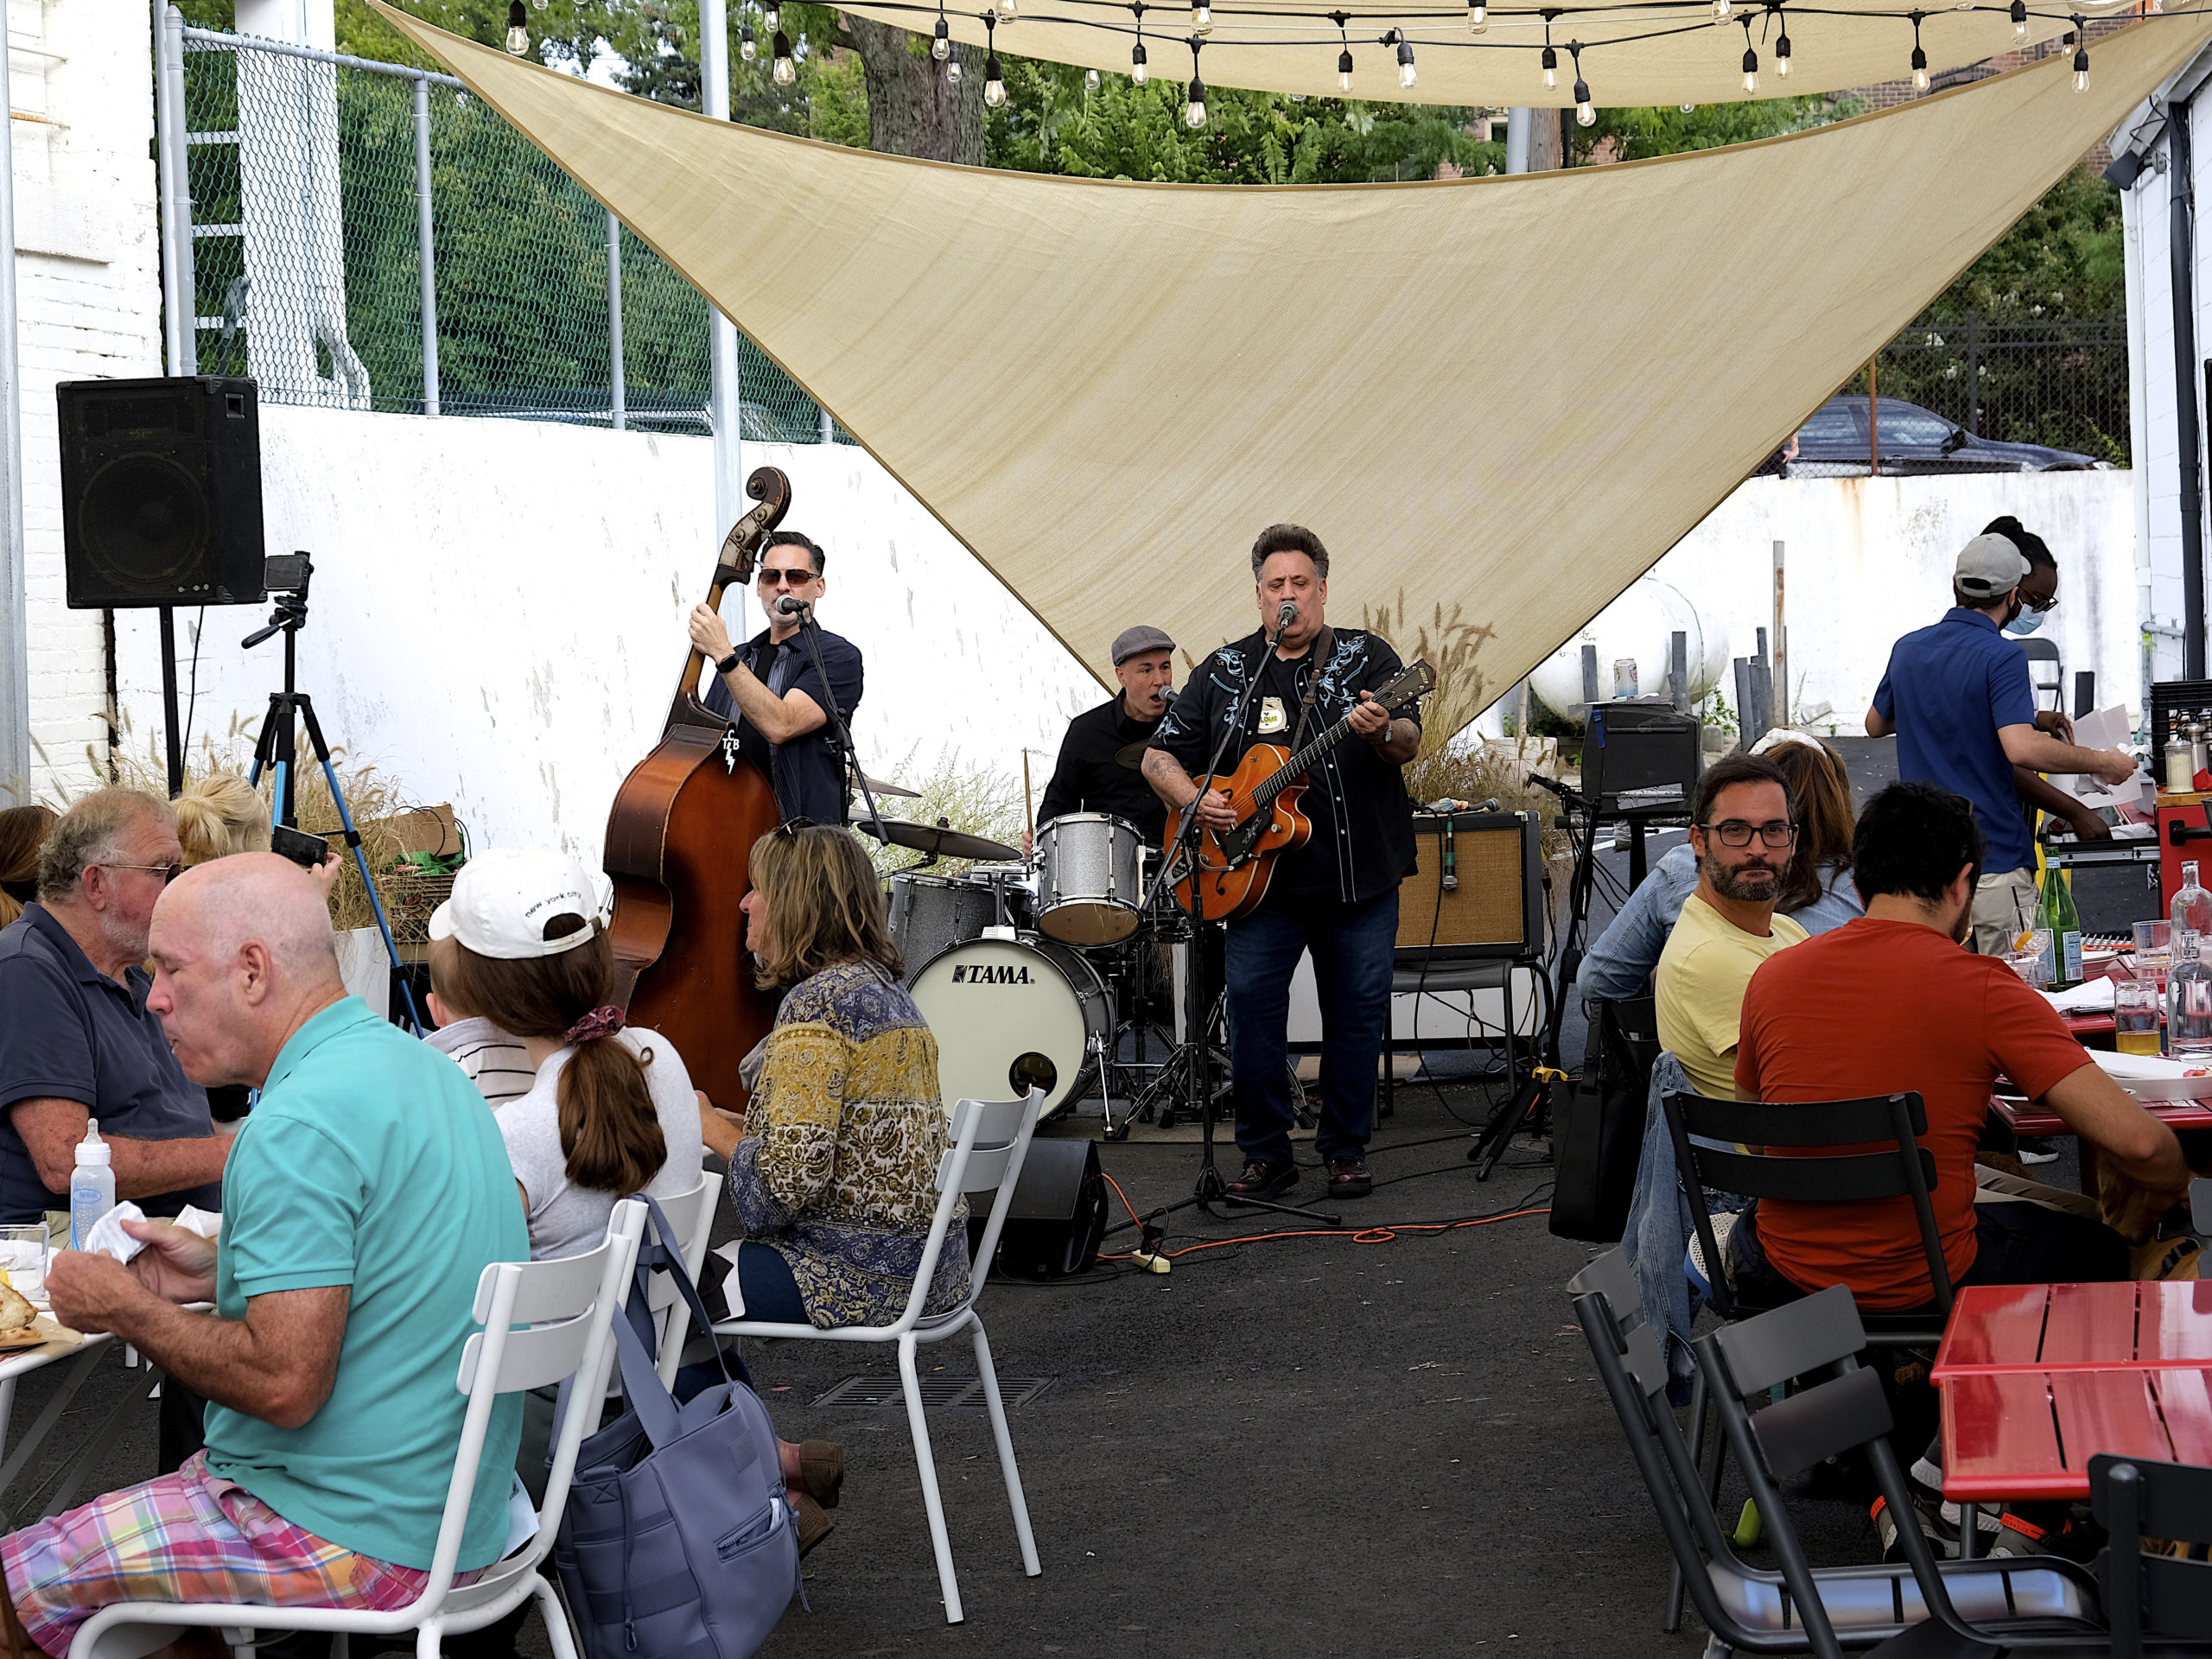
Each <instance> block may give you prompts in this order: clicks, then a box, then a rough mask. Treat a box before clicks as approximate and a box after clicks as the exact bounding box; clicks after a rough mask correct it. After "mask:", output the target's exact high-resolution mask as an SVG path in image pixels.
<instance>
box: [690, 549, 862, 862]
mask: <svg viewBox="0 0 2212 1659" xmlns="http://www.w3.org/2000/svg"><path fill="white" fill-rule="evenodd" d="M823 562H824V559H823V551H822V550H821V548H820V547H818V546H817V545H816V544H815V543H813V542H811V541H810V540H808V539H807V537H804V536H803V535H801V534H800V533H799V532H798V531H795V530H779V531H775V532H774V533H773V534H772V535H771V536H770V537H768V540H767V542H766V545H764V546H763V547H762V549H761V551H760V578H759V583H760V585H759V589H758V591H759V594H760V609H761V612H762V613H763V614H765V615H766V617H767V619H768V626H766V628H764V629H762V630H761V631H760V632H759V633H756V634H754V635H753V637H752V638H751V639H748V640H747V641H746V642H745V643H744V645H740V646H735V647H733V646H732V645H731V644H730V639H729V629H728V626H727V625H726V624H725V623H724V622H723V621H722V619H721V616H720V615H718V614H717V613H715V612H714V611H711V610H709V608H708V607H706V606H704V605H700V606H696V607H693V609H692V612H691V620H690V632H691V643H692V645H694V646H695V647H696V648H697V649H698V650H699V651H701V652H704V653H705V654H706V657H707V660H708V661H709V662H711V663H712V664H714V665H715V681H714V683H713V684H712V685H710V686H709V687H708V689H707V696H706V704H707V707H708V708H709V709H713V710H714V711H715V713H716V714H718V715H728V716H729V717H730V718H731V719H732V720H734V721H736V723H737V741H738V747H739V748H740V749H741V750H742V751H743V752H744V754H745V758H746V759H747V760H750V761H751V762H752V763H753V765H754V766H758V767H759V768H760V774H761V776H763V777H764V778H766V779H768V781H769V782H770V783H771V784H772V785H774V786H775V790H776V809H777V810H778V812H779V814H780V815H781V816H782V817H784V818H785V819H786V820H789V819H791V818H811V819H813V820H814V821H815V822H816V823H833V824H834V823H844V821H845V791H846V785H847V779H846V776H845V755H844V753H843V752H842V750H841V749H840V748H839V747H838V745H837V728H836V726H835V725H834V724H832V723H831V721H830V719H829V709H828V707H827V703H828V702H829V698H830V697H831V696H835V697H836V702H837V709H838V712H840V713H841V714H842V715H844V717H845V720H846V722H847V724H848V725H849V724H850V723H851V721H852V718H853V710H854V709H855V708H856V707H858V706H859V703H860V700H861V653H860V648H859V647H858V646H857V645H854V644H853V642H852V641H851V640H849V639H843V638H842V637H841V636H839V635H837V634H834V633H831V632H829V631H828V630H827V629H826V628H823V627H820V626H817V627H816V628H815V639H816V640H817V643H818V644H819V645H821V647H822V668H823V669H826V670H828V671H829V685H828V687H827V689H826V690H825V689H824V687H823V677H822V671H821V670H820V669H817V668H816V666H815V662H814V653H813V652H811V651H810V650H809V649H808V648H807V642H806V641H805V640H804V639H802V638H801V637H800V634H799V628H800V624H801V622H802V620H804V621H807V622H811V621H812V620H813V608H814V607H815V606H816V605H817V604H818V603H820V601H821V599H822V594H823V588H824V587H825V586H826V585H827V584H825V583H824V582H823V579H822V567H823ZM785 598H791V599H796V600H798V601H800V602H801V603H802V604H803V605H804V606H805V607H806V609H805V610H804V612H803V613H794V612H787V611H785V610H783V609H781V608H779V601H782V600H784V599H785Z"/></svg>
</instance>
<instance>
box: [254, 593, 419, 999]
mask: <svg viewBox="0 0 2212 1659" xmlns="http://www.w3.org/2000/svg"><path fill="white" fill-rule="evenodd" d="M295 557H296V558H297V559H298V561H299V570H298V581H297V585H296V586H295V587H294V588H292V589H291V591H289V593H280V594H277V608H276V609H275V610H273V611H271V612H270V613H269V626H267V627H265V628H260V629H257V630H256V631H255V632H252V633H250V634H248V635H246V637H245V639H242V640H240V641H239V642H238V644H239V646H240V648H241V649H243V650H246V651H251V650H252V649H253V648H254V647H255V646H256V645H259V644H261V643H262V642H263V641H264V640H265V639H268V638H269V637H270V635H272V634H277V633H281V634H283V636H284V689H283V690H282V691H271V692H270V694H269V712H268V714H266V715H264V716H263V717H262V721H261V731H260V733H259V734H258V735H257V736H256V737H255V739H254V741H253V769H252V770H251V772H248V773H247V774H246V781H247V782H248V783H249V784H251V785H256V786H258V785H259V784H260V782H261V774H262V773H263V772H264V771H269V770H270V769H272V768H273V769H274V771H275V774H276V775H275V778H274V779H273V783H274V791H273V792H274V794H275V796H276V803H275V805H274V807H273V809H272V810H271V815H270V821H271V823H272V824H284V825H289V827H290V828H292V829H298V828H299V825H300V814H299V803H298V799H297V791H296V788H295V785H296V782H297V774H298V771H299V766H298V753H297V748H296V744H297V737H296V724H297V725H301V726H305V727H306V728H307V733H308V744H309V745H310V746H311V747H313V749H314V751H315V759H316V760H317V761H319V762H320V763H321V766H322V778H323V781H324V782H325V783H326V784H327V785H329V786H330V800H331V804H332V805H334V806H335V807H336V808H337V809H338V822H339V823H340V824H342V825H343V826H345V831H346V846H347V847H349V848H351V849H353V863H354V866H355V868H358V869H359V871H360V873H361V887H362V888H363V890H364V891H365V892H366V893H368V895H369V908H370V909H371V910H372V911H373V912H375V914H376V918H377V931H378V933H380V934H382V935H383V936H384V951H385V958H386V959H387V960H388V961H389V962H390V963H391V973H392V982H393V983H395V984H396V985H397V986H398V987H399V995H400V997H401V1000H402V1001H404V1002H405V1003H406V1004H407V1019H408V1023H409V1024H410V1025H411V1026H412V1027H414V1029H415V1031H416V1033H417V1034H420V1033H422V1032H423V1030H424V1029H425V1027H424V1026H423V1016H422V1014H420V1013H419V1012H418V1011H417V1010H416V1007H415V992H414V988H412V987H411V986H410V985H409V984H408V982H407V974H406V969H405V968H404V965H403V964H402V963H401V962H400V960H399V947H398V946H397V945H396V944H393V943H392V938H391V923H390V922H388V921H386V920H385V913H384V901H383V900H382V899H378V897H377V884H376V883H375V882H374V881H373V880H370V877H369V860H368V855H366V854H365V853H364V852H363V851H362V850H361V832H360V831H359V829H355V828H354V827H353V813H352V812H350V811H348V810H346V796H345V793H344V791H341V790H340V788H339V787H338V773H337V771H336V769H335V768H334V767H333V766H331V764H330V745H329V744H328V743H327V741H324V738H323V735H322V722H321V721H319V720H317V719H316V718H315V703H314V702H313V700H312V699H310V698H309V697H308V694H307V693H306V692H304V691H302V690H299V688H298V670H299V661H298V652H297V645H298V641H299V633H300V630H301V629H302V628H303V627H305V626H307V622H308V579H309V578H310V577H312V576H313V575H315V561H314V560H312V559H310V558H309V557H308V556H307V555H306V554H304V553H300V554H296V555H295ZM277 563H278V561H277V560H274V559H271V560H270V566H271V568H272V569H274V568H275V567H276V566H277ZM286 574H287V575H289V572H287V573H286Z"/></svg>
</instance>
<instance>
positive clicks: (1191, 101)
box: [1183, 35, 1206, 132]
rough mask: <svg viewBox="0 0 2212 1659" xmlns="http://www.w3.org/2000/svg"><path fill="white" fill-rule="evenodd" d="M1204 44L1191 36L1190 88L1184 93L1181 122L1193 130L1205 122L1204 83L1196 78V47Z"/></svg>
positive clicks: (1194, 36)
mask: <svg viewBox="0 0 2212 1659" xmlns="http://www.w3.org/2000/svg"><path fill="white" fill-rule="evenodd" d="M1204 45H1205V41H1202V40H1200V39H1199V38H1198V36H1197V35H1192V36H1191V89H1190V91H1189V92H1186V93H1185V94H1184V100H1183V123H1184V124H1185V126H1187V127H1189V128H1190V129H1191V130H1192V131H1193V132H1196V131H1197V130H1198V129H1199V128H1200V127H1203V126H1204V125H1205V124H1206V84H1205V82H1204V81H1203V80H1200V79H1198V48H1200V47H1202V46H1204Z"/></svg>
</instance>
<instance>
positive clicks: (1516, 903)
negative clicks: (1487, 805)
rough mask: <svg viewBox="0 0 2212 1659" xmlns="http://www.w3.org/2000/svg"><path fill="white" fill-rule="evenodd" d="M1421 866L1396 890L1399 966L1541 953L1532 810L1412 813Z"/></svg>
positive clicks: (1538, 861)
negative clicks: (1425, 960) (1425, 961)
mask: <svg viewBox="0 0 2212 1659" xmlns="http://www.w3.org/2000/svg"><path fill="white" fill-rule="evenodd" d="M1414 846H1415V847H1416V848H1417V849H1419V852H1420V857H1421V868H1419V869H1418V870H1417V871H1416V872H1415V873H1414V874H1412V875H1409V876H1408V877H1407V878H1406V880H1405V883H1404V885H1403V886H1402V887H1399V889H1398V944H1397V959H1398V961H1399V962H1401V963H1408V964H1410V963H1419V962H1421V960H1423V959H1424V958H1426V959H1427V960H1429V961H1432V962H1464V961H1477V960H1483V959H1490V960H1497V959H1505V960H1516V961H1517V960H1530V961H1533V960H1534V959H1535V958H1536V957H1541V956H1542V955H1543V947H1544V899H1543V854H1542V852H1541V846H1540V827H1539V825H1538V823H1537V815H1536V814H1535V813H1534V812H1459V813H1443V812H1416V813H1414Z"/></svg>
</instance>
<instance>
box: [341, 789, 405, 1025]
mask: <svg viewBox="0 0 2212 1659" xmlns="http://www.w3.org/2000/svg"><path fill="white" fill-rule="evenodd" d="M322 775H323V779H324V781H326V782H327V783H328V784H329V785H330V798H331V800H332V801H333V802H334V803H335V804H337V807H338V822H339V823H342V824H343V825H345V826H346V845H347V846H348V847H350V848H352V849H353V862H354V864H355V866H356V867H357V868H359V870H360V872H361V886H362V888H363V889H364V890H365V892H366V893H368V895H369V908H370V909H371V910H372V911H374V912H376V918H377V931H378V932H379V933H381V934H383V935H384V953H385V956H386V957H388V958H390V960H391V969H392V977H393V978H395V979H396V980H397V981H398V982H399V995H401V997H402V998H404V1000H405V1001H406V1003H407V1020H408V1023H409V1024H410V1025H411V1026H413V1027H415V1034H416V1036H418V1037H419V1036H421V1035H422V1034H423V1016H422V1014H420V1013H419V1012H417V1011H416V1007H415V988H414V987H413V986H411V985H410V984H409V983H408V982H407V974H406V970H405V969H404V967H403V966H402V965H401V963H400V960H399V947H398V946H397V945H396V944H393V943H392V942H391V923H389V922H387V921H386V920H385V916H384V900H382V899H379V898H378V897H377V884H376V883H375V882H373V881H372V880H369V856H368V855H367V854H366V853H365V852H363V851H362V850H361V832H360V831H359V830H358V829H355V828H354V827H353V814H352V813H351V812H349V811H347V810H346V798H345V796H343V795H341V794H340V793H339V791H338V773H337V772H336V771H334V769H333V768H332V766H331V764H330V761H329V760H328V758H327V756H326V757H324V758H323V760H322Z"/></svg>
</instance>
